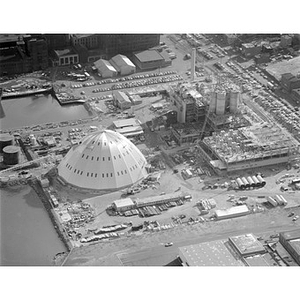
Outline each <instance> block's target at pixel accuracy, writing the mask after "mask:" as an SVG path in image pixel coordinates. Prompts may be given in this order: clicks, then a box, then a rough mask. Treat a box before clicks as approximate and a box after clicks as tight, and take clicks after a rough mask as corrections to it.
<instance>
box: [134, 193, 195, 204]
mask: <svg viewBox="0 0 300 300" xmlns="http://www.w3.org/2000/svg"><path fill="white" fill-rule="evenodd" d="M191 198H192V197H191V196H190V195H188V194H184V193H182V192H176V193H171V194H165V195H159V196H153V197H148V198H142V199H135V200H134V201H135V203H136V206H137V207H143V206H147V205H158V204H163V203H166V202H171V201H177V200H182V199H191Z"/></svg>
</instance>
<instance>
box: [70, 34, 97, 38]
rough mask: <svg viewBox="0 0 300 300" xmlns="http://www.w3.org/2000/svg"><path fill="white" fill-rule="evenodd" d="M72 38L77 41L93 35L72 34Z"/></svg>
mask: <svg viewBox="0 0 300 300" xmlns="http://www.w3.org/2000/svg"><path fill="white" fill-rule="evenodd" d="M72 36H73V37H75V38H77V39H81V38H87V37H90V36H95V34H94V33H91V34H72Z"/></svg>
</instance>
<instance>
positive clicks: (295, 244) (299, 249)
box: [289, 238, 300, 256]
mask: <svg viewBox="0 0 300 300" xmlns="http://www.w3.org/2000/svg"><path fill="white" fill-rule="evenodd" d="M289 244H290V245H291V246H292V248H293V249H294V250H295V252H296V253H297V254H298V255H299V256H300V238H299V239H296V240H291V241H289Z"/></svg>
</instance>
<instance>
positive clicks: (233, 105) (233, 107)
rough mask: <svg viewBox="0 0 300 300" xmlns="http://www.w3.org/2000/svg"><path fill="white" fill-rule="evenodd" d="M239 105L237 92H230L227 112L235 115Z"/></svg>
mask: <svg viewBox="0 0 300 300" xmlns="http://www.w3.org/2000/svg"><path fill="white" fill-rule="evenodd" d="M238 105H239V92H238V91H231V92H230V100H229V111H230V112H231V113H233V114H234V113H237V111H238Z"/></svg>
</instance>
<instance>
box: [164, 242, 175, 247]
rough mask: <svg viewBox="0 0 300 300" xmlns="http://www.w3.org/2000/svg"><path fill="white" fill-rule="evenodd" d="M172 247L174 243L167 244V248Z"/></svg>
mask: <svg viewBox="0 0 300 300" xmlns="http://www.w3.org/2000/svg"><path fill="white" fill-rule="evenodd" d="M171 246H173V243H172V242H169V243H165V247H171Z"/></svg>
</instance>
